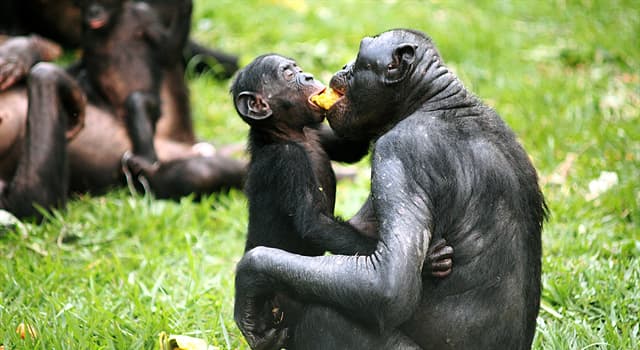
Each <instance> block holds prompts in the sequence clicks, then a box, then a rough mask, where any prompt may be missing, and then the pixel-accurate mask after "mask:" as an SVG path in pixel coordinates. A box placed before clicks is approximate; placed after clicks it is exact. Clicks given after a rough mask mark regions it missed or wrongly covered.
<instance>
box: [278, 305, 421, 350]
mask: <svg viewBox="0 0 640 350" xmlns="http://www.w3.org/2000/svg"><path fill="white" fill-rule="evenodd" d="M292 331H293V334H292V335H291V339H290V340H289V346H288V347H287V349H289V350H294V349H305V350H307V349H318V350H324V349H349V350H357V349H363V350H364V349H367V350H369V349H380V350H399V349H403V350H404V349H407V350H411V349H421V348H420V347H419V346H418V345H417V344H415V343H414V342H413V341H412V340H411V339H410V338H408V337H407V336H406V335H404V334H403V333H402V332H400V331H398V330H393V331H391V332H389V333H388V334H376V333H374V332H371V331H370V330H367V329H366V328H365V327H362V326H360V325H359V324H357V323H355V322H354V321H352V320H350V319H348V318H347V317H345V316H343V315H341V314H339V313H338V312H336V311H334V310H332V309H330V308H328V307H325V306H317V305H314V306H311V305H309V306H307V307H306V309H305V311H304V313H303V315H302V317H301V319H300V321H299V323H298V324H297V325H296V326H295V328H294V329H293V330H292Z"/></svg>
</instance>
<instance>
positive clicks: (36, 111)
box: [0, 63, 86, 217]
mask: <svg viewBox="0 0 640 350" xmlns="http://www.w3.org/2000/svg"><path fill="white" fill-rule="evenodd" d="M27 92H28V109H27V120H26V136H25V138H24V139H23V145H22V150H21V154H20V159H19V161H18V166H17V168H16V172H15V175H14V176H13V179H12V180H11V181H10V182H9V183H8V184H7V186H6V188H5V190H4V192H3V193H2V197H0V206H2V207H4V208H7V209H8V210H9V211H11V212H12V213H13V214H14V215H16V216H18V217H27V216H37V217H38V216H39V213H38V211H37V210H36V208H35V207H34V205H37V206H40V207H43V208H45V209H51V208H53V207H56V206H64V204H65V203H66V198H67V190H68V181H69V179H68V172H69V169H68V164H67V153H66V145H67V140H68V139H70V138H72V137H73V136H75V134H77V132H78V131H80V129H81V127H82V125H83V122H84V108H85V104H86V99H85V96H84V94H83V93H82V90H81V89H80V87H79V86H78V85H77V83H76V82H75V80H73V79H72V78H71V77H69V76H68V75H67V74H66V73H65V72H64V71H63V70H62V69H60V68H58V67H56V66H55V65H53V64H49V63H39V64H37V65H35V66H34V67H33V69H31V71H30V72H29V74H28V76H27Z"/></svg>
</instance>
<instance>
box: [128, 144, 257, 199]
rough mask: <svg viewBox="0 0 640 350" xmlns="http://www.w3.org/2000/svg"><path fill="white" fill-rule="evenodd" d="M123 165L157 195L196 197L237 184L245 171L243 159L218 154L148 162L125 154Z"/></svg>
mask: <svg viewBox="0 0 640 350" xmlns="http://www.w3.org/2000/svg"><path fill="white" fill-rule="evenodd" d="M123 162H124V165H125V166H126V167H127V168H128V169H129V171H130V172H131V173H132V174H134V175H135V176H136V177H138V176H142V177H144V178H145V179H147V180H148V181H149V184H150V186H151V189H152V191H153V193H154V194H155V196H156V197H157V198H171V199H178V198H181V197H184V196H187V195H189V194H194V195H195V196H196V197H198V196H200V195H207V194H211V193H214V192H219V191H222V190H226V189H229V188H240V187H242V183H243V180H244V176H245V174H246V171H247V166H246V163H245V162H243V161H239V160H236V159H233V158H228V157H224V156H220V155H214V156H212V157H201V156H197V157H190V158H183V159H176V160H172V161H167V162H160V163H151V162H149V161H148V160H146V159H145V158H143V157H138V156H135V155H134V156H128V157H126V158H125V159H123Z"/></svg>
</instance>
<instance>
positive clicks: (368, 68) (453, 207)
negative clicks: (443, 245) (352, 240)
mask: <svg viewBox="0 0 640 350" xmlns="http://www.w3.org/2000/svg"><path fill="white" fill-rule="evenodd" d="M330 85H331V87H332V88H333V89H334V90H336V91H337V92H338V93H340V94H341V95H342V97H341V98H340V99H339V100H338V101H337V102H336V103H335V104H334V105H333V106H332V107H331V108H330V109H329V110H328V112H327V119H328V120H329V123H330V124H331V126H332V128H333V129H334V130H335V131H336V133H338V134H339V135H340V136H343V137H345V138H352V139H359V140H363V139H370V140H372V142H373V143H374V144H373V148H372V156H371V162H372V174H371V196H370V197H369V200H368V201H367V202H366V203H365V206H364V207H363V208H369V209H366V210H364V211H365V212H373V213H375V215H376V216H377V218H378V222H379V227H378V232H379V237H380V240H379V243H378V245H377V247H376V250H375V251H374V252H373V253H372V254H371V255H368V256H345V255H332V256H317V257H308V256H300V255H296V254H291V253H289V252H286V251H283V250H279V249H274V248H265V247H257V248H254V249H252V250H250V251H249V252H247V254H245V256H244V257H243V258H242V260H241V261H240V262H239V263H238V267H237V276H236V290H237V293H236V307H235V316H236V321H237V323H238V325H239V327H240V329H241V330H242V332H243V334H244V335H245V336H246V338H247V340H248V341H249V343H250V345H251V346H252V347H254V348H264V349H267V348H275V347H277V346H279V345H280V339H282V338H283V337H284V336H286V335H287V332H288V329H286V328H285V329H276V328H275V327H274V328H273V329H266V330H265V329H260V328H258V327H256V325H264V320H266V319H269V318H270V317H272V315H271V313H270V312H269V310H268V309H267V308H265V303H266V302H267V300H266V299H265V296H269V295H272V294H273V293H276V292H277V293H284V294H286V295H288V296H290V297H292V298H294V299H295V300H297V301H298V302H300V303H301V304H303V305H305V312H304V314H303V315H302V316H301V321H300V324H298V325H297V326H296V329H295V334H294V336H293V339H292V340H291V342H292V344H293V345H291V348H297V349H330V348H342V349H373V348H375V349H405V348H422V349H528V348H530V346H531V342H532V339H533V335H534V332H535V324H536V323H535V320H536V316H537V314H538V309H539V300H540V257H541V242H540V235H541V230H542V223H543V220H544V218H545V215H546V205H545V203H544V199H543V196H542V193H541V191H540V188H539V186H538V181H537V174H536V171H535V169H534V167H533V166H532V164H531V163H530V161H529V158H528V157H527V154H526V153H525V151H524V149H523V148H522V147H521V145H520V144H519V143H518V142H517V140H516V137H515V135H514V134H513V132H512V131H511V130H510V129H509V128H508V127H507V125H505V123H504V122H503V121H502V120H501V119H500V117H499V116H498V114H497V113H496V112H495V111H494V110H493V109H491V108H490V107H488V106H486V105H485V104H483V103H482V101H481V100H480V99H478V98H477V97H476V96H474V95H473V94H471V93H470V92H469V91H468V90H466V89H465V87H464V86H463V85H462V83H461V82H460V80H458V78H456V77H455V75H454V74H453V73H452V72H451V71H450V70H449V69H448V68H447V67H446V66H445V65H444V63H443V61H442V58H441V56H440V54H439V53H438V51H437V50H436V48H435V47H434V45H433V43H432V41H431V39H429V38H428V37H426V36H425V35H424V34H422V33H420V32H416V31H411V30H392V31H388V32H384V33H382V34H380V35H378V36H376V37H373V38H365V39H363V40H362V42H361V44H360V50H359V52H358V56H357V58H356V60H355V61H354V62H353V63H352V64H349V65H348V66H346V67H345V68H344V69H343V70H342V71H340V72H338V73H336V75H335V76H334V77H333V79H332V81H331V84H330ZM442 238H444V239H446V241H447V244H449V245H451V246H452V247H453V249H454V252H455V253H454V259H455V265H456V267H455V269H453V271H452V273H451V274H450V275H449V276H448V277H447V278H444V279H431V278H424V277H423V274H422V270H423V264H424V261H425V257H426V256H427V253H428V250H429V247H430V245H432V244H433V242H436V241H438V240H439V239H442ZM412 343H413V344H412Z"/></svg>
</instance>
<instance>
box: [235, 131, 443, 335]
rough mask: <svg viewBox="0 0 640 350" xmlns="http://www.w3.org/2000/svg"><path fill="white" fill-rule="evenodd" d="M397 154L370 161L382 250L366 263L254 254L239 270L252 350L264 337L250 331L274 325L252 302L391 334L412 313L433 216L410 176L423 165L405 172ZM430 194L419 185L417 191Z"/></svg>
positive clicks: (241, 308)
mask: <svg viewBox="0 0 640 350" xmlns="http://www.w3.org/2000/svg"><path fill="white" fill-rule="evenodd" d="M396 136H397V135H396ZM381 143H384V145H383V146H381V145H380V144H381ZM394 147H396V146H395V145H394V143H393V142H383V141H382V139H381V140H379V141H378V145H377V146H376V148H377V151H376V152H375V153H374V155H373V167H372V169H373V172H372V195H373V197H372V198H373V205H374V207H375V210H376V213H378V215H379V218H380V219H381V220H380V230H379V232H380V240H381V242H380V244H378V246H377V248H376V251H375V252H374V253H373V254H372V255H371V256H340V255H334V256H321V257H304V256H299V255H295V254H290V253H287V252H284V251H282V250H278V249H272V248H264V247H258V248H255V249H253V250H251V251H249V252H248V253H247V254H245V256H244V257H243V259H242V260H241V261H240V262H239V264H238V267H237V274H236V307H235V310H234V313H235V318H236V323H237V324H238V325H239V327H240V329H241V330H242V332H243V334H244V335H245V336H246V338H247V340H248V341H249V342H253V341H259V340H260V339H262V338H263V337H264V335H265V334H264V333H261V332H263V331H261V330H258V329H256V327H255V326H254V325H256V324H264V323H261V322H257V321H260V320H262V319H264V318H266V317H271V315H260V314H259V312H258V310H259V308H258V304H257V303H256V301H257V300H261V298H264V296H265V295H270V294H271V293H273V292H275V291H283V292H286V293H290V294H291V295H293V296H295V297H296V298H297V299H298V300H301V301H303V302H319V303H322V304H325V305H332V306H333V307H335V308H337V309H338V310H342V312H345V314H348V315H350V316H352V317H355V318H357V319H359V320H361V321H362V322H363V323H366V324H371V323H372V322H373V323H374V325H373V326H376V327H378V328H379V329H381V330H384V329H390V328H393V327H396V326H397V325H399V324H400V323H402V322H403V321H405V320H406V319H407V318H408V317H410V315H411V314H412V313H413V310H414V308H415V306H416V305H417V303H418V300H419V298H420V294H421V288H422V281H421V269H422V263H423V261H424V259H425V256H426V254H427V247H428V246H429V239H430V234H431V233H430V227H431V218H430V213H431V212H432V210H431V209H432V208H431V205H430V203H429V201H428V198H426V195H425V194H424V192H416V184H415V183H414V181H415V179H414V178H415V176H414V175H415V174H414V173H412V172H411V169H413V168H416V167H420V166H422V165H424V164H411V165H410V166H409V167H405V165H404V164H403V160H402V159H400V158H398V157H399V156H403V157H405V158H406V157H407V156H406V154H407V152H406V151H408V150H407V149H405V150H404V151H403V152H399V153H400V154H399V155H398V153H396V152H398V151H397V150H394V149H393V148H394ZM428 187H429V184H428V183H422V184H420V188H421V190H424V189H426V188H428ZM407 198H411V199H412V200H410V201H408V200H407Z"/></svg>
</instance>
